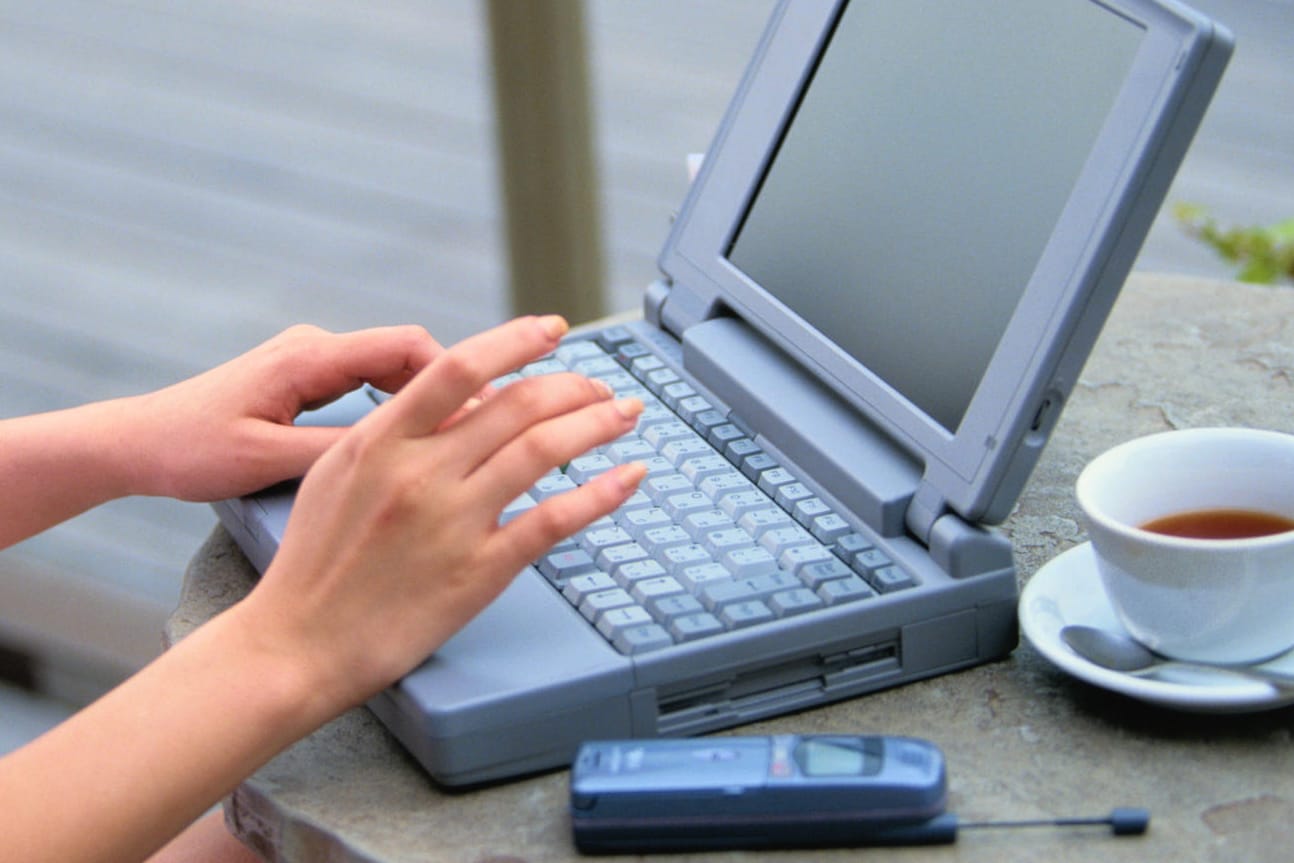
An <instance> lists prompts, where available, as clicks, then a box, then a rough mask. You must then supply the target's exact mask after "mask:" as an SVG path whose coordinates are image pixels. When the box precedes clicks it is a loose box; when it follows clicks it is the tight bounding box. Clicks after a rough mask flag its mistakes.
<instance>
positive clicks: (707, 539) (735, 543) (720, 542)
mask: <svg viewBox="0 0 1294 863" xmlns="http://www.w3.org/2000/svg"><path fill="white" fill-rule="evenodd" d="M700 543H701V545H702V546H704V547H705V550H706V551H708V552H710V554H712V555H714V556H715V557H716V558H722V557H723V556H724V555H725V554H727V553H728V552H730V551H736V550H737V549H740V548H753V547H754V545H755V542H754V540H753V539H752V538H751V535H750V534H748V533H746V531H744V530H742V529H741V528H739V527H725V528H720V529H719V530H712V531H710V532H709V533H707V534H706V535H705V536H704V537H702V538H701V540H700Z"/></svg>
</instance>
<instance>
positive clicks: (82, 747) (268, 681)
mask: <svg viewBox="0 0 1294 863" xmlns="http://www.w3.org/2000/svg"><path fill="white" fill-rule="evenodd" d="M237 612H238V609H237V608H236V609H234V610H232V611H231V612H227V613H226V614H225V615H222V616H221V617H218V618H216V619H215V620H213V621H211V622H210V623H208V624H207V625H206V626H204V627H202V628H201V629H199V630H198V631H196V632H195V633H193V634H192V635H190V636H189V637H188V638H186V639H185V640H184V641H182V642H180V643H179V644H178V645H176V646H175V647H173V648H172V649H171V650H169V651H168V652H167V653H165V654H163V656H162V657H161V658H159V659H158V660H157V661H155V662H154V663H153V664H151V665H150V666H149V667H147V668H146V669H144V670H143V671H141V672H140V673H139V674H137V675H135V676H134V677H132V678H131V679H130V680H129V681H127V682H126V683H124V684H123V685H122V686H120V687H119V688H117V689H116V690H114V691H113V692H111V693H109V694H108V695H107V696H105V697H104V698H102V699H101V700H100V701H98V702H96V703H95V704H93V705H91V706H90V707H89V708H87V709H86V710H84V711H82V712H81V713H79V714H77V715H76V716H75V717H73V718H72V719H70V720H69V721H68V722H66V723H64V724H63V725H61V726H59V727H58V728H56V729H54V730H53V731H51V732H49V733H48V734H46V735H45V736H44V737H42V738H40V739H38V740H37V741H35V742H33V743H32V744H29V745H28V746H27V747H24V748H23V749H20V750H18V751H17V752H15V753H13V754H11V755H9V756H7V757H6V758H4V759H2V760H0V813H3V814H2V815H0V824H3V829H0V848H4V850H3V851H0V858H3V859H10V860H24V861H45V860H49V861H68V860H76V861H118V860H120V861H126V860H142V859H144V858H145V857H146V856H148V855H149V854H150V853H152V852H153V851H155V850H156V849H157V848H159V847H160V846H162V845H163V844H164V843H165V842H166V841H167V840H169V839H170V838H171V837H172V836H174V835H175V834H177V833H178V832H180V831H181V830H182V829H183V828H184V827H185V826H186V825H187V824H189V823H190V822H191V821H193V820H194V819H195V818H197V817H198V816H199V815H201V814H202V813H203V812H204V811H206V810H207V809H208V808H209V807H211V806H212V805H213V804H214V803H215V802H217V801H218V800H220V799H221V798H222V797H223V796H225V795H227V794H228V793H229V792H230V791H231V790H232V789H233V788H234V787H235V786H236V785H237V783H238V782H239V781H241V780H242V779H243V778H245V777H246V776H247V775H249V774H250V773H252V772H253V771H254V770H255V769H256V768H258V767H259V766H260V765H262V764H264V763H265V762H266V761H267V760H269V759H270V758H271V757H273V756H274V755H275V754H276V753H277V752H278V751H279V750H281V749H282V748H284V747H285V746H287V745H288V744H290V743H291V742H292V741H294V740H296V739H297V738H299V737H301V736H303V735H304V734H306V733H308V732H310V731H311V730H313V729H314V728H316V727H318V726H319V725H320V724H322V723H323V722H324V721H326V720H327V719H328V718H329V717H330V716H331V715H332V714H333V713H335V712H336V710H337V709H339V708H337V707H336V706H335V705H330V704H325V703H324V700H323V699H321V698H319V697H317V696H318V688H317V687H314V686H312V685H309V682H308V681H307V680H306V679H305V678H304V676H303V674H302V671H301V669H302V667H303V666H304V664H303V663H300V662H295V661H292V660H290V659H289V658H288V657H285V656H283V657H281V656H277V655H276V654H275V653H274V652H273V650H271V649H269V648H268V647H265V646H262V641H261V639H260V638H259V636H258V634H257V633H256V632H254V631H251V630H250V628H249V627H248V626H247V625H246V623H245V622H244V621H243V620H241V619H240V617H239V614H238V613H237Z"/></svg>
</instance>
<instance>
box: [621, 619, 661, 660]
mask: <svg viewBox="0 0 1294 863" xmlns="http://www.w3.org/2000/svg"><path fill="white" fill-rule="evenodd" d="M611 643H612V646H614V647H615V649H616V650H618V651H620V652H621V653H623V654H626V655H628V656H632V655H634V654H636V653H646V652H647V651H649V650H659V649H661V648H662V647H669V646H670V645H672V644H673V643H674V639H673V638H671V637H670V634H669V632H667V631H666V630H665V627H663V626H661V625H659V624H656V623H649V624H647V625H645V626H634V627H630V628H629V629H625V630H622V631H620V632H618V633H617V634H616V636H615V639H614V640H613V641H612V642H611Z"/></svg>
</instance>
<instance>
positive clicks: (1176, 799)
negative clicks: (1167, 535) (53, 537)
mask: <svg viewBox="0 0 1294 863" xmlns="http://www.w3.org/2000/svg"><path fill="white" fill-rule="evenodd" d="M1209 425H1239V426H1254V427H1261V428H1270V429H1276V430H1279V431H1285V432H1294V290H1291V289H1288V288H1271V287H1261V286H1250V285H1242V284H1235V283H1228V282H1214V281H1203V280H1198V279H1190V278H1178V277H1167V276H1154V275H1146V274H1136V275H1134V276H1133V277H1132V278H1131V279H1130V280H1129V283H1128V285H1127V286H1126V287H1125V289H1124V292H1123V294H1122V296H1121V297H1120V299H1119V302H1118V304H1117V305H1116V307H1115V309H1114V311H1113V313H1112V315H1111V317H1110V320H1109V323H1108V324H1107V326H1106V328H1105V330H1104V332H1103V333H1102V336H1101V339H1100V341H1099V343H1098V344H1097V347H1096V350H1095V352H1094V353H1093V356H1092V358H1091V360H1090V361H1089V363H1088V365H1087V367H1086V368H1085V370H1084V371H1083V374H1082V377H1081V380H1080V382H1079V384H1078V386H1077V387H1076V388H1075V390H1074V393H1073V395H1072V396H1071V398H1070V402H1069V404H1068V405H1067V407H1066V409H1065V412H1064V415H1063V416H1062V418H1061V420H1060V422H1059V424H1058V426H1057V428H1056V430H1055V433H1054V435H1053V437H1052V441H1051V443H1050V444H1049V446H1048V448H1047V450H1046V452H1045V454H1044V455H1043V458H1042V460H1041V461H1040V462H1039V464H1038V467H1037V469H1036V470H1035V471H1034V475H1033V477H1032V479H1031V480H1030V483H1029V485H1028V487H1027V489H1026V491H1025V493H1024V495H1023V496H1022V498H1021V500H1020V503H1019V505H1018V507H1017V509H1016V511H1015V512H1014V513H1013V514H1012V515H1011V516H1010V518H1009V519H1008V520H1007V522H1006V523H1005V524H1004V525H1003V530H1005V531H1006V532H1007V533H1008V534H1009V535H1010V537H1011V539H1012V540H1013V542H1014V545H1015V549H1016V555H1017V564H1018V569H1019V573H1020V578H1021V581H1022V582H1023V581H1027V580H1028V578H1029V577H1030V576H1031V575H1032V574H1033V573H1034V572H1035V571H1036V570H1037V569H1038V567H1040V566H1041V565H1042V564H1043V563H1045V562H1046V561H1047V560H1049V559H1050V558H1052V557H1054V556H1055V555H1057V554H1058V553H1060V552H1062V551H1064V550H1065V549H1067V548H1069V547H1071V546H1073V545H1075V544H1077V543H1080V542H1082V541H1084V533H1083V529H1082V527H1081V525H1080V524H1079V522H1078V521H1077V513H1076V507H1075V504H1074V500H1073V494H1072V489H1073V483H1074V480H1075V478H1076V476H1077V475H1078V472H1079V470H1080V468H1081V467H1082V465H1083V464H1084V463H1086V462H1087V461H1088V460H1089V459H1091V458H1092V457H1093V456H1095V455H1096V454H1097V453H1099V452H1101V451H1102V450H1105V449H1107V448H1108V447H1110V446H1112V445H1113V444H1115V443H1118V442H1120V441H1123V440H1126V439H1128V438H1132V437H1135V436H1138V435H1141V434H1147V433H1151V432H1156V431H1161V430H1166V429H1172V428H1187V427H1199V426H1209ZM254 577H255V572H254V570H253V569H252V567H251V566H250V564H248V562H247V560H246V559H245V558H244V557H243V555H242V553H241V552H240V551H239V550H238V548H237V546H236V545H235V544H234V543H233V541H232V540H231V539H230V538H229V536H228V535H227V534H226V533H225V532H224V531H223V530H222V529H220V528H217V529H216V530H215V531H214V532H213V533H212V535H211V536H210V538H209V539H208V541H207V542H206V544H205V545H204V546H203V547H202V548H201V549H200V550H199V551H198V552H197V554H196V556H195V557H194V559H193V561H192V563H191V564H190V567H189V570H188V572H187V574H186V578H185V589H184V593H183V596H182V599H181V603H180V607H179V608H178V609H177V611H176V612H175V614H174V615H173V617H172V618H171V620H170V622H169V624H168V631H167V638H168V640H170V641H174V640H175V639H178V638H181V637H183V635H184V634H185V633H187V632H189V631H191V630H192V629H193V628H194V627H196V626H198V625H200V624H201V623H202V622H203V621H204V620H207V619H209V618H210V617H211V616H213V615H214V614H217V613H219V611H220V610H222V609H223V608H226V607H228V606H229V605H231V604H232V603H234V602H236V601H237V600H238V599H239V598H240V597H242V596H244V595H245V594H246V593H247V591H248V590H250V589H251V587H252V585H253V582H254ZM231 721H237V717H231ZM741 730H742V731H743V732H748V733H774V732H780V733H815V732H840V733H894V734H908V735H916V736H920V737H926V738H929V739H931V740H933V741H935V742H936V743H938V744H939V745H940V747H941V748H942V749H943V750H944V752H945V755H946V756H947V760H948V766H949V787H950V809H951V810H952V811H954V812H957V813H958V814H959V815H960V816H961V817H962V818H963V819H965V820H978V819H990V818H1026V817H1061V816H1067V815H1081V814H1104V813H1106V812H1108V811H1109V809H1110V808H1111V807H1112V806H1115V805H1125V804H1126V805H1139V806H1146V807H1148V808H1150V809H1151V810H1152V812H1153V822H1152V826H1151V830H1150V832H1149V834H1148V835H1146V836H1145V837H1140V838H1121V839H1116V838H1113V837H1111V836H1109V835H1108V834H1107V833H1106V832H1104V831H1102V830H1100V829H1096V830H1090V829H1089V830H1087V831H1078V830H1073V829H1070V830H1028V831H978V832H970V833H966V834H963V835H962V836H961V837H960V838H959V840H958V842H957V844H956V845H954V846H942V847H929V848H905V849H872V850H861V851H860V850H822V851H812V852H791V853H789V854H788V853H787V852H764V853H752V852H720V853H714V854H705V855H700V854H698V855H679V856H677V857H674V858H668V859H677V860H680V861H688V860H693V859H696V860H702V859H704V860H707V861H710V860H714V861H723V860H734V861H736V860H755V859H777V860H791V859H794V860H797V861H799V860H811V861H832V860H842V861H843V860H847V859H848V860H857V859H868V858H872V859H881V858H884V859H894V860H903V861H913V863H921V861H936V860H939V861H944V860H967V861H977V860H985V861H987V860H993V861H1017V860H1020V861H1023V860H1030V861H1033V860H1052V861H1078V860H1083V861H1086V860H1090V859H1094V858H1099V859H1104V860H1108V861H1144V860H1174V861H1194V860H1201V861H1244V860H1273V859H1288V858H1289V856H1290V855H1291V854H1292V853H1294V852H1291V850H1290V849H1291V847H1294V746H1292V745H1291V731H1292V730H1294V709H1279V710H1270V711H1265V712H1258V713H1250V714H1240V715H1209V714H1192V713H1184V712H1178V711H1174V710H1170V709H1166V708H1160V707H1154V706H1151V705H1148V704H1145V703H1142V702H1139V701H1134V700H1132V699H1129V698H1126V697H1124V696H1121V695H1117V694H1113V693H1109V692H1106V691H1104V690H1101V689H1098V688H1095V687H1092V686H1090V685H1088V684H1085V683H1082V682H1080V681H1077V680H1075V679H1072V678H1070V677H1068V676H1067V675H1066V674H1064V673H1063V672H1061V671H1059V670H1058V669H1056V668H1055V667H1053V666H1052V665H1051V664H1050V663H1049V662H1048V661H1047V660H1046V659H1044V658H1043V657H1042V656H1041V655H1040V654H1039V653H1037V652H1036V651H1035V650H1034V648H1033V647H1032V646H1031V645H1029V644H1028V643H1027V641H1022V643H1021V645H1020V647H1019V648H1018V649H1017V650H1016V651H1015V652H1014V653H1013V654H1012V656H1011V657H1010V658H1008V659H1006V660H1004V661H1001V662H996V663H992V664H989V665H984V666H980V667H977V668H974V669H971V670H968V671H963V672H960V673H957V674H952V675H946V676H943V677H938V678H935V679H932V680H927V681H922V682H919V683H914V684H909V685H906V686H902V687H899V688H896V689H891V690H887V691H884V692H879V693H875V694H872V695H867V696H863V697H861V698H857V699H854V700H852V701H847V702H844V703H840V704H835V705H831V706H827V707H822V708H819V709H815V710H812V711H808V712H804V713H801V714H797V715H793V716H787V717H782V718H779V719H776V720H771V721H766V722H761V723H759V724H756V725H751V726H746V727H745V728H743V729H741ZM566 794H567V774H566V773H565V772H555V773H550V774H546V775H542V776H539V777H535V778H529V779H524V780H521V781H518V782H513V783H509V784H504V785H499V786H495V787H490V788H486V789H481V790H475V791H469V792H446V791H442V790H441V789H439V788H437V787H436V786H435V785H434V784H433V783H432V782H431V781H430V779H428V778H427V777H426V775H425V774H424V773H422V771H421V770H420V769H419V768H418V766H417V765H416V763H415V762H414V761H412V759H410V758H409V757H408V756H407V755H406V754H405V753H404V751H403V750H402V749H401V747H400V746H399V744H398V743H396V742H395V741H394V739H393V738H391V737H390V736H389V735H388V734H387V733H386V731H385V730H384V729H383V727H382V726H381V725H380V724H379V723H378V722H377V721H376V720H375V719H374V718H373V716H372V715H371V714H370V713H369V712H368V711H367V710H365V709H356V710H352V711H350V712H348V713H346V714H344V715H343V716H341V717H340V718H338V719H337V720H335V721H334V722H332V723H330V724H328V725H326V726H325V727H324V728H322V729H321V730H319V731H318V732H316V733H315V734H313V735H311V736H310V737H308V738H306V739H305V740H303V741H301V742H300V743H298V744H297V745H295V746H293V747H291V748H290V749H288V750H287V751H285V752H283V753H282V754H281V755H279V756H278V757H277V758H275V759H274V760H273V761H271V762H270V763H269V764H267V765H266V766H265V767H264V768H263V769H261V770H260V771H258V772H257V773H256V774H255V775H254V776H252V777H251V778H250V779H248V780H247V781H246V782H245V783H244V784H243V785H242V786H241V787H240V788H239V789H238V791H237V792H236V793H235V794H234V795H233V796H232V797H231V798H230V799H229V800H228V801H226V804H225V813H226V818H227V820H228V821H229V823H230V824H231V825H232V826H233V829H234V830H235V832H236V833H237V834H238V835H239V836H240V837H241V838H242V839H243V840H244V841H245V842H246V843H247V844H248V845H250V846H251V847H253V848H254V849H256V850H257V851H258V852H259V853H260V854H261V855H262V856H263V857H264V858H265V859H266V860H270V861H383V863H387V861H389V863H397V861H409V863H413V861H418V863H427V861H456V863H457V862H458V861H465V863H486V861H491V863H502V861H529V863H542V861H560V860H573V859H576V858H577V856H578V855H577V854H576V852H575V849H574V846H573V845H572V842H571V838H570V826H569V822H568V820H567V815H566Z"/></svg>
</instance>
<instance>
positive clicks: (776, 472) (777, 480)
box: [759, 467, 795, 495]
mask: <svg viewBox="0 0 1294 863" xmlns="http://www.w3.org/2000/svg"><path fill="white" fill-rule="evenodd" d="M793 482H795V474H793V473H791V472H790V471H789V470H787V469H786V468H784V467H775V468H772V469H771V470H766V471H764V472H763V473H761V474H760V475H759V490H760V491H762V492H764V493H765V494H768V495H774V494H777V489H778V488H779V487H781V486H784V485H789V484H791V483H793Z"/></svg>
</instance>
